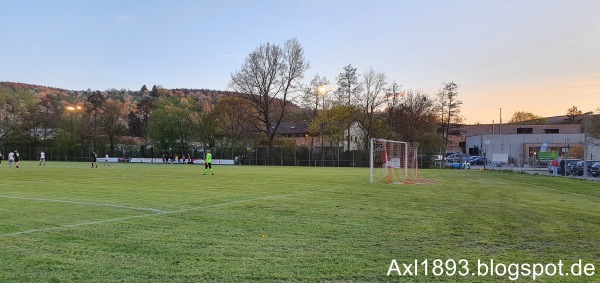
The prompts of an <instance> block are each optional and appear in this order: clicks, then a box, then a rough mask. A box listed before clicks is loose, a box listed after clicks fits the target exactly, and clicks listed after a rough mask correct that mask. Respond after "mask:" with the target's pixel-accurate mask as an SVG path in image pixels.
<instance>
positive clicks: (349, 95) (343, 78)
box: [335, 64, 363, 150]
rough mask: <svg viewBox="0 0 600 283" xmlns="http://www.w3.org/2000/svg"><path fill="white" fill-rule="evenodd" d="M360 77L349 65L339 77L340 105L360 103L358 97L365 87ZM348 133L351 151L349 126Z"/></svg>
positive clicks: (337, 93)
mask: <svg viewBox="0 0 600 283" xmlns="http://www.w3.org/2000/svg"><path fill="white" fill-rule="evenodd" d="M358 76H359V75H358V74H357V73H356V68H352V64H348V66H346V67H344V72H343V73H340V74H339V75H338V77H337V85H338V88H337V89H336V90H335V95H336V98H337V102H338V104H339V105H344V106H356V105H358V104H359V103H360V98H359V96H358V95H359V93H360V92H361V91H362V89H363V86H362V84H361V83H360V81H359V80H358ZM345 109H349V108H345ZM347 132H348V133H347V136H346V141H347V143H348V147H347V148H348V150H350V141H351V137H350V125H348V128H347Z"/></svg>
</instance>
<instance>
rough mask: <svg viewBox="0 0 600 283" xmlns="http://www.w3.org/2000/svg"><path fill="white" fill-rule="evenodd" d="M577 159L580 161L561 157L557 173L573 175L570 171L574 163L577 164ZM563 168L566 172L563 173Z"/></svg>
mask: <svg viewBox="0 0 600 283" xmlns="http://www.w3.org/2000/svg"><path fill="white" fill-rule="evenodd" d="M578 161H581V160H580V159H563V160H561V161H560V166H559V167H558V175H573V173H571V172H572V171H573V168H574V167H575V164H577V162H578ZM565 170H567V173H566V174H565Z"/></svg>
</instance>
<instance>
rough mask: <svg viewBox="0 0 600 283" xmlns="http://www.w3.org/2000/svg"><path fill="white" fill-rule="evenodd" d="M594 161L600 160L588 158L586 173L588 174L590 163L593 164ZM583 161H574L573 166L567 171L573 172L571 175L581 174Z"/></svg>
mask: <svg viewBox="0 0 600 283" xmlns="http://www.w3.org/2000/svg"><path fill="white" fill-rule="evenodd" d="M596 162H600V161H598V160H594V161H590V160H588V164H587V167H588V175H590V169H591V168H592V165H594V163H596ZM584 163H585V161H578V162H577V163H575V166H573V168H572V170H571V171H570V172H569V173H571V174H573V176H575V175H577V176H583V167H584Z"/></svg>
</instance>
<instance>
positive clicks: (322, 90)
mask: <svg viewBox="0 0 600 283" xmlns="http://www.w3.org/2000/svg"><path fill="white" fill-rule="evenodd" d="M329 91H330V90H328V89H327V87H326V86H324V85H319V86H318V87H317V95H318V96H320V97H321V98H322V99H323V114H324V113H325V96H327V93H329ZM323 122H324V121H323V120H321V167H324V166H325V139H324V137H323V136H324V133H323V132H324V131H325V130H324V129H323V127H324V125H323Z"/></svg>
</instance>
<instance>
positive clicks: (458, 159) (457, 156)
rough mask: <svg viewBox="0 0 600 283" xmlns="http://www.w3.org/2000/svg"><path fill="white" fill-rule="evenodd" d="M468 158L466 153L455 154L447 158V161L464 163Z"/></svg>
mask: <svg viewBox="0 0 600 283" xmlns="http://www.w3.org/2000/svg"><path fill="white" fill-rule="evenodd" d="M467 157H469V156H468V155H466V154H464V153H455V154H452V155H449V156H448V157H446V161H447V162H450V163H455V162H462V161H464V160H465V159H467Z"/></svg>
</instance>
